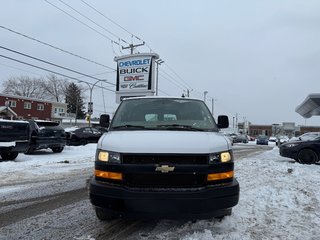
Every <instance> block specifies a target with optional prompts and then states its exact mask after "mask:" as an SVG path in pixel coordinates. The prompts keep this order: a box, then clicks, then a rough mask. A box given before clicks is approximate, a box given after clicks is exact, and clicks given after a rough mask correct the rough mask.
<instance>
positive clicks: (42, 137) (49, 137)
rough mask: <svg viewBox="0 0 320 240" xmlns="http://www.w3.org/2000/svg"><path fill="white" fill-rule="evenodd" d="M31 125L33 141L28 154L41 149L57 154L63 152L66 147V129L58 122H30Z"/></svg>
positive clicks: (30, 143)
mask: <svg viewBox="0 0 320 240" xmlns="http://www.w3.org/2000/svg"><path fill="white" fill-rule="evenodd" d="M28 121H29V124H30V132H31V139H30V142H29V147H28V149H27V151H26V153H27V154H30V153H33V152H34V151H36V150H39V149H47V148H50V149H51V150H52V151H53V152H55V153H60V152H62V151H63V148H64V146H65V145H66V135H65V131H64V129H63V128H62V127H61V126H60V125H59V123H57V122H52V121H42V120H28Z"/></svg>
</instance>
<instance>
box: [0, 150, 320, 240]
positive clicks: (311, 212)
mask: <svg viewBox="0 0 320 240" xmlns="http://www.w3.org/2000/svg"><path fill="white" fill-rule="evenodd" d="M242 147H245V146H240V145H239V146H237V148H242ZM248 147H250V146H248ZM95 148H96V144H88V145H86V146H79V147H67V148H66V149H65V150H64V151H63V152H62V153H59V154H53V153H50V154H41V153H38V154H34V155H23V154H21V155H19V157H18V158H17V160H16V161H14V162H1V163H0V174H1V179H0V186H1V190H0V196H1V195H3V194H7V193H8V191H16V190H17V189H18V188H19V185H14V184H12V185H10V182H11V181H13V183H14V182H16V181H26V180H28V179H35V178H47V179H49V178H59V176H61V174H66V173H68V171H73V170H74V169H83V170H88V169H90V168H93V161H94V159H93V158H94V155H95ZM235 148H236V146H235ZM278 151H279V150H278V148H277V147H274V148H273V149H272V150H269V151H266V152H264V153H262V154H259V155H256V156H253V157H246V158H242V159H239V160H236V162H235V171H236V177H237V179H238V181H239V183H240V201H239V204H238V205H237V206H236V207H234V208H233V213H232V215H231V216H228V217H225V218H224V219H223V220H222V221H218V220H215V219H213V220H199V221H196V222H184V223H182V225H180V226H179V227H177V228H172V227H170V226H171V225H172V221H169V220H163V221H160V222H159V224H158V225H157V226H156V228H154V229H153V230H152V231H151V234H152V235H153V236H154V237H155V238H152V239H177V238H178V239H183V240H196V239H197V240H198V239H201V240H211V239H314V240H316V239H319V238H320V191H319V182H320V165H302V164H298V163H294V162H293V161H292V160H291V159H287V158H283V157H281V156H279V152H278ZM64 161H67V162H69V163H64ZM17 176H18V178H17ZM3 185H7V186H5V187H3Z"/></svg>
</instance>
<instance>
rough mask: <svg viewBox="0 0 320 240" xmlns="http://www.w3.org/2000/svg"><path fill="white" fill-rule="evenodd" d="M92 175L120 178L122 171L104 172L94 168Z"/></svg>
mask: <svg viewBox="0 0 320 240" xmlns="http://www.w3.org/2000/svg"><path fill="white" fill-rule="evenodd" d="M94 175H95V176H96V177H100V178H107V179H113V180H122V173H117V172H105V171H100V170H95V171H94Z"/></svg>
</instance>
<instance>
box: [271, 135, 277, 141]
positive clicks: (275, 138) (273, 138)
mask: <svg viewBox="0 0 320 240" xmlns="http://www.w3.org/2000/svg"><path fill="white" fill-rule="evenodd" d="M269 142H277V137H273V136H272V137H269Z"/></svg>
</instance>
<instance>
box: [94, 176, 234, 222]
mask: <svg viewBox="0 0 320 240" xmlns="http://www.w3.org/2000/svg"><path fill="white" fill-rule="evenodd" d="M239 189H240V188H239V183H238V182H237V180H235V179H234V180H233V181H232V182H231V183H228V184H220V185H217V186H208V187H203V188H197V189H192V190H191V189H179V190H177V189H141V188H139V189H135V188H127V187H123V186H120V185H116V184H111V183H105V182H100V181H96V180H95V178H92V179H91V181H90V200H91V203H92V204H93V205H94V206H96V207H100V208H103V209H105V210H106V211H108V212H109V213H110V215H113V216H117V217H138V218H170V219H177V218H179V219H181V218H193V219H194V218H196V219H204V218H211V217H217V216H221V215H224V213H225V212H226V211H227V210H228V209H230V208H232V207H233V206H235V205H236V204H237V203H238V201H239V191H240V190H239Z"/></svg>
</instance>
